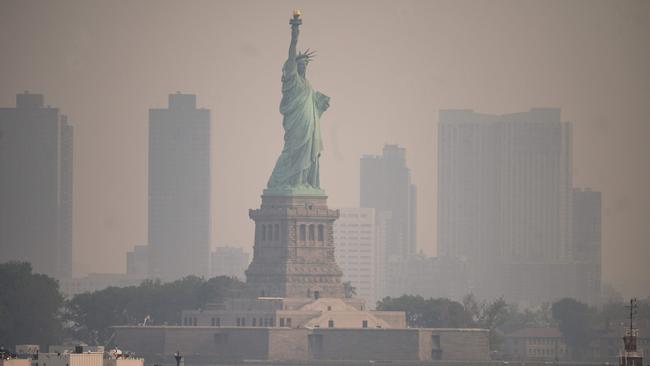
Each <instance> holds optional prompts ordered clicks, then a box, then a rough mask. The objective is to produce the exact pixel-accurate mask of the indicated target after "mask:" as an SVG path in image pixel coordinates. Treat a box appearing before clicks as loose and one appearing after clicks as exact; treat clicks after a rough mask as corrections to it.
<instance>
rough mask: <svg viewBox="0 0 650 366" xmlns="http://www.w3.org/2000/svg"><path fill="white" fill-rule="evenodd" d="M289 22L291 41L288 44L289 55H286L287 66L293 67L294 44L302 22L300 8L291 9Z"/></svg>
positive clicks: (294, 58) (296, 41) (295, 53)
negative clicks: (291, 15) (291, 13)
mask: <svg viewBox="0 0 650 366" xmlns="http://www.w3.org/2000/svg"><path fill="white" fill-rule="evenodd" d="M289 24H291V43H290V44H289V57H287V67H291V68H293V69H295V68H296V56H297V52H296V46H297V45H298V35H299V34H300V25H301V24H302V19H300V10H298V9H295V10H294V11H293V18H292V19H291V20H289Z"/></svg>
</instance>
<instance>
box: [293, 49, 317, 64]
mask: <svg viewBox="0 0 650 366" xmlns="http://www.w3.org/2000/svg"><path fill="white" fill-rule="evenodd" d="M315 56H316V51H310V50H309V48H308V49H306V50H305V52H298V56H296V62H304V63H305V64H308V63H309V62H310V61H311V60H313V59H314V57H315Z"/></svg>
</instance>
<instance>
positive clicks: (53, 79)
mask: <svg viewBox="0 0 650 366" xmlns="http://www.w3.org/2000/svg"><path fill="white" fill-rule="evenodd" d="M296 7H297V8H300V9H301V10H302V13H303V19H304V24H303V27H302V32H301V35H300V41H299V48H301V49H304V48H306V47H311V48H312V49H316V50H317V51H318V55H317V57H316V60H315V62H313V63H312V64H310V65H309V69H308V71H307V76H308V78H309V79H310V81H311V83H312V85H314V87H315V88H316V89H318V90H321V91H323V92H324V93H325V94H327V95H330V96H331V97H332V101H331V109H330V110H329V111H328V112H327V113H326V114H325V115H324V116H323V119H322V128H323V134H324V142H325V151H324V155H323V157H322V158H321V177H322V178H321V179H322V181H321V182H322V186H323V187H324V188H325V190H326V191H327V192H328V194H329V197H330V198H329V202H330V206H331V207H337V206H339V207H342V206H345V207H349V206H356V205H358V200H359V158H360V156H361V155H362V154H368V153H371V154H378V153H381V149H382V147H383V145H384V143H397V144H399V145H401V146H404V147H406V149H407V154H408V155H407V164H408V165H409V167H410V168H411V170H412V177H413V182H414V183H415V184H416V185H417V186H418V199H419V202H418V223H417V227H418V247H419V248H420V249H421V250H423V251H424V252H425V253H428V254H435V252H436V243H435V232H436V227H435V223H436V220H435V216H436V212H435V207H436V206H435V202H436V179H435V177H436V141H437V137H436V126H437V121H438V111H439V110H440V109H448V108H469V109H474V110H475V111H477V112H483V113H494V114H500V113H511V112H520V111H527V110H529V109H530V108H531V107H560V108H562V116H563V117H562V119H563V120H566V121H571V122H573V124H574V133H573V142H574V145H573V146H574V148H573V162H574V164H573V169H574V185H575V186H577V187H592V188H593V189H595V190H599V191H602V192H603V229H602V230H603V280H604V282H606V283H610V284H613V285H614V286H615V287H616V288H617V289H618V290H620V291H621V292H622V293H623V294H625V295H632V294H637V295H639V296H645V295H648V278H649V275H650V269H649V268H650V266H648V262H649V260H650V241H649V240H650V225H649V221H648V220H649V218H650V193H649V191H650V190H649V187H650V169H649V168H650V163H649V157H650V144H649V143H648V139H649V138H650V120H649V116H650V72H649V71H648V65H650V47H649V46H648V44H649V43H648V42H649V39H650V37H649V36H650V2H647V1H551V2H549V1H489V2H488V1H375V0H373V1H354V2H348V1H321V2H312V1H245V2H244V1H86V0H79V1H67V0H66V1H56V2H55V1H48V2H43V1H31V0H28V1H25V0H17V1H10V0H3V1H2V2H0V50H1V56H0V85H1V87H0V105H2V106H13V105H14V98H15V94H16V93H20V92H22V91H23V90H29V91H31V92H35V93H43V94H45V101H46V104H50V105H52V106H54V107H58V108H60V110H61V112H62V113H63V114H66V115H68V116H69V119H70V123H71V124H72V125H73V126H74V129H75V141H74V244H73V248H74V258H73V263H74V272H75V274H77V275H80V274H83V273H86V272H121V271H124V268H125V252H126V251H127V250H130V249H131V248H132V247H133V246H134V245H136V244H145V243H146V242H147V136H148V135H147V133H148V132H147V131H148V130H147V128H148V109H149V108H162V107H166V105H167V95H168V94H170V93H174V92H176V91H182V92H186V93H193V94H197V98H198V106H199V107H204V108H209V109H210V110H211V115H212V123H213V125H212V126H213V128H212V159H213V160H212V169H213V183H212V185H213V198H212V211H213V214H212V215H213V217H212V226H213V228H212V232H213V234H212V236H213V246H216V245H217V244H220V245H225V244H229V245H234V246H242V247H247V248H250V247H252V237H253V225H252V221H250V220H249V219H248V209H249V208H254V207H257V206H258V205H259V203H260V194H261V192H262V189H263V188H264V187H265V184H266V181H267V179H268V177H269V175H270V173H271V170H272V169H273V165H274V163H275V159H276V158H277V156H278V154H279V153H280V150H281V148H282V127H281V115H280V114H279V112H278V105H279V101H280V86H281V84H280V76H281V67H282V64H283V62H284V60H285V59H286V56H287V49H288V45H289V25H288V20H289V18H290V16H291V11H292V9H293V8H296Z"/></svg>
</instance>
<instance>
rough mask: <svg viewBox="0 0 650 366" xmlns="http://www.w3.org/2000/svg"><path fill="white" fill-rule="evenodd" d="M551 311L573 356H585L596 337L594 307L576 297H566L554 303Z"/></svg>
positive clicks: (580, 357) (581, 357) (579, 357)
mask: <svg viewBox="0 0 650 366" xmlns="http://www.w3.org/2000/svg"><path fill="white" fill-rule="evenodd" d="M551 312H552V314H553V318H554V319H555V320H556V321H557V322H558V327H559V328H560V332H562V337H563V338H564V342H565V343H566V345H567V347H568V348H569V351H570V352H571V354H572V355H573V357H574V358H576V359H583V358H585V357H586V356H587V351H588V349H589V344H590V343H591V341H592V340H593V339H594V338H595V331H594V330H593V321H594V311H593V309H591V308H589V306H588V305H587V304H584V303H581V302H579V301H577V300H575V299H571V298H564V299H561V300H559V301H557V302H555V303H554V304H553V306H552V307H551Z"/></svg>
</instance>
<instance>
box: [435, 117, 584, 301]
mask: <svg viewBox="0 0 650 366" xmlns="http://www.w3.org/2000/svg"><path fill="white" fill-rule="evenodd" d="M571 187H572V179H571V125H570V123H567V122H562V121H561V120H560V110H559V109H532V110H530V111H529V112H524V113H514V114H507V115H486V114H479V113H475V112H473V111H470V110H443V111H441V112H440V124H439V131H438V195H437V200H438V210H437V220H438V223H437V224H438V225H437V236H438V253H439V255H440V256H443V257H455V258H460V259H463V260H466V261H467V263H468V268H470V270H471V271H472V273H470V283H472V287H471V288H470V289H468V290H469V291H471V292H474V293H475V294H477V295H481V296H485V297H494V296H499V295H504V296H505V297H506V298H507V299H509V300H513V301H531V302H534V300H531V299H533V298H534V297H535V296H537V295H544V296H545V295H549V296H552V292H553V289H551V287H553V284H546V283H543V281H538V280H536V279H535V277H537V279H539V277H538V275H537V274H536V273H537V272H535V271H534V270H533V268H539V271H540V273H546V271H547V270H550V267H546V266H544V265H545V264H559V263H566V262H567V261H569V260H570V259H571V245H570V240H571V208H572V203H571ZM536 266H537V267H536ZM536 286H537V287H539V286H542V287H543V288H537V287H536Z"/></svg>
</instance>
